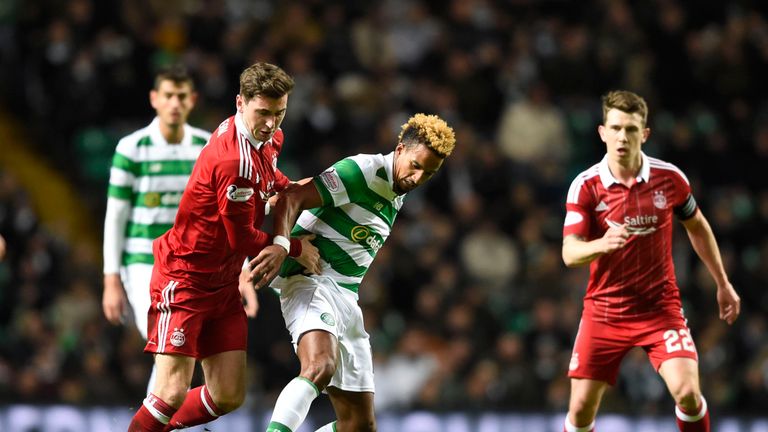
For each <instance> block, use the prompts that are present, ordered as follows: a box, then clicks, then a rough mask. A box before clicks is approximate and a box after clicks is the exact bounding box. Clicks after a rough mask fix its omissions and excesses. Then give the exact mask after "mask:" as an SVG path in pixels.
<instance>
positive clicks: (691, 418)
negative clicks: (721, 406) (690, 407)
mask: <svg viewBox="0 0 768 432" xmlns="http://www.w3.org/2000/svg"><path fill="white" fill-rule="evenodd" d="M675 413H676V414H677V428H678V429H680V432H709V410H708V409H707V401H705V400H704V398H703V397H702V398H701V407H700V408H699V409H698V410H696V412H695V413H686V412H685V411H683V410H682V409H680V407H675Z"/></svg>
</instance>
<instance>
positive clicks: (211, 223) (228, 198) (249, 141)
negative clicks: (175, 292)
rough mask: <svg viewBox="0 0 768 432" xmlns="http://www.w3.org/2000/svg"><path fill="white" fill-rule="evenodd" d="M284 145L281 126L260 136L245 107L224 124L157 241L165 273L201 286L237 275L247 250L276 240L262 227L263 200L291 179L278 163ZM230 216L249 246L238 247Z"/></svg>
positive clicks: (159, 263)
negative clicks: (248, 122)
mask: <svg viewBox="0 0 768 432" xmlns="http://www.w3.org/2000/svg"><path fill="white" fill-rule="evenodd" d="M282 145H283V132H282V131H281V130H278V131H277V132H276V133H275V134H274V136H273V137H272V138H271V139H270V140H269V141H266V142H264V143H262V142H259V141H257V140H256V139H255V138H254V137H253V135H251V133H250V131H249V130H248V129H247V128H246V127H245V124H244V123H243V120H242V117H241V115H240V113H238V114H237V115H235V116H232V117H230V118H228V119H226V120H224V121H223V122H222V123H221V124H220V125H219V127H218V128H217V129H216V130H215V131H214V132H213V135H212V136H211V139H210V141H209V142H208V144H207V145H206V146H205V147H204V148H203V150H202V152H201V153H200V157H199V158H198V159H197V162H196V163H195V167H194V169H193V170H192V174H191V176H190V178H189V182H188V183H187V187H186V189H185V190H184V194H183V195H182V198H181V203H180V204H179V211H178V213H177V215H176V221H175V222H174V224H173V228H171V229H170V230H169V231H168V232H166V233H165V234H164V235H163V236H161V237H159V238H158V239H157V240H155V242H154V245H153V246H154V247H153V249H154V254H155V265H156V266H159V267H158V270H159V271H160V272H161V273H163V274H165V275H166V276H168V277H169V278H171V279H173V280H177V281H178V280H186V281H189V282H190V283H194V284H196V285H202V286H199V288H203V287H209V288H212V289H213V288H216V287H219V286H222V285H225V284H228V283H232V281H233V278H234V280H235V281H236V280H237V277H238V275H239V273H240V270H241V268H242V265H243V261H244V259H245V257H246V255H257V254H258V252H259V251H260V250H261V249H262V248H263V247H265V246H267V245H269V244H271V236H270V235H268V234H266V233H264V232H263V231H260V230H259V228H260V227H261V224H262V222H263V221H264V202H265V201H266V200H267V199H268V198H269V196H271V195H273V194H274V193H276V192H279V191H281V190H283V189H284V188H285V187H286V186H287V185H288V184H289V182H290V181H289V179H288V178H287V177H286V176H285V175H284V174H283V173H282V172H280V170H278V169H277V156H278V155H279V154H280V150H281V149H282ZM225 219H226V220H227V221H228V222H229V223H230V224H232V223H238V224H239V226H240V227H241V228H243V229H242V230H241V232H239V233H238V236H239V237H238V238H239V239H240V240H241V241H244V242H246V244H245V247H246V250H240V251H237V250H235V249H233V247H232V237H231V233H230V237H228V234H227V230H226V228H225ZM233 221H234V222H233Z"/></svg>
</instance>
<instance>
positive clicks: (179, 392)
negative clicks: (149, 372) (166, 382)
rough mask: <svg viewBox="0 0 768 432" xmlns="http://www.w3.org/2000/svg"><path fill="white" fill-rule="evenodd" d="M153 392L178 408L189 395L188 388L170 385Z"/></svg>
mask: <svg viewBox="0 0 768 432" xmlns="http://www.w3.org/2000/svg"><path fill="white" fill-rule="evenodd" d="M153 394H154V395H155V396H156V397H158V398H159V399H160V400H162V401H163V402H165V403H166V404H168V405H170V406H172V407H175V408H178V407H180V406H181V404H182V403H184V399H186V397H187V389H186V388H184V387H171V386H168V387H166V388H163V389H161V390H159V391H155V392H154V393H153Z"/></svg>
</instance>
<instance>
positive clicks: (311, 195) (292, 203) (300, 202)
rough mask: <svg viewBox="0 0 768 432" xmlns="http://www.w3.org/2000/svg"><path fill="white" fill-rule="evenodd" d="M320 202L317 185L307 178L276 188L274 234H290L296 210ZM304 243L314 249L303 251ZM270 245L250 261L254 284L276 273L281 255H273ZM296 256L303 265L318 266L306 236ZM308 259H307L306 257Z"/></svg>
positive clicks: (317, 257)
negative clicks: (300, 182)
mask: <svg viewBox="0 0 768 432" xmlns="http://www.w3.org/2000/svg"><path fill="white" fill-rule="evenodd" d="M321 205H323V199H322V197H321V196H320V192H319V191H318V190H317V187H315V185H314V183H313V182H311V181H309V182H306V183H303V184H299V185H298V186H294V187H290V188H286V190H284V191H282V192H280V193H279V194H278V195H277V201H276V202H275V207H274V209H273V211H274V213H273V214H274V216H273V217H274V219H273V220H274V222H273V223H274V230H275V237H277V236H282V237H286V238H287V237H288V236H290V232H291V229H292V228H293V225H294V224H295V223H296V219H297V218H298V217H299V213H300V212H301V211H302V210H304V209H308V208H315V207H320V206H321ZM305 246H308V247H310V248H311V249H314V250H315V253H314V254H310V252H311V250H310V251H306V252H305V251H304V247H305ZM271 249H272V248H271V247H268V248H264V250H262V251H261V252H260V253H259V255H258V256H256V258H254V259H253V261H251V268H252V271H251V277H252V278H253V279H256V280H257V282H256V284H257V286H258V287H262V286H265V285H266V284H267V283H269V281H271V280H272V278H274V277H275V276H276V275H277V272H278V271H279V270H280V265H281V264H282V262H283V260H284V259H285V255H283V256H282V257H277V256H276V255H274V254H273V252H274V251H272V250H271ZM302 255H303V257H302ZM299 256H300V257H302V260H304V261H305V262H306V263H302V265H305V267H306V266H307V265H309V266H310V267H308V269H312V268H314V269H318V270H319V260H320V258H319V254H317V250H316V249H315V247H314V246H313V245H312V244H310V243H309V241H308V240H307V241H304V240H302V253H301V254H300V255H299ZM310 257H311V258H310ZM309 259H311V261H307V260H309ZM299 262H301V261H299Z"/></svg>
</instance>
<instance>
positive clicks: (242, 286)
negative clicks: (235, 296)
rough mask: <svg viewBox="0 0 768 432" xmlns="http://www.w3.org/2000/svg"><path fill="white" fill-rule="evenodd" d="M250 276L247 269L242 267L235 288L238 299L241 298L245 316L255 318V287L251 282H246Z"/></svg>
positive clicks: (256, 310) (256, 301)
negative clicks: (238, 292) (237, 292)
mask: <svg viewBox="0 0 768 432" xmlns="http://www.w3.org/2000/svg"><path fill="white" fill-rule="evenodd" d="M250 274H251V272H250V271H248V267H243V270H242V271H241V272H240V280H239V283H238V285H237V288H238V289H239V290H240V297H242V298H243V308H244V309H245V315H246V316H248V318H256V314H257V313H259V298H258V297H257V296H256V287H255V286H254V284H253V281H250V280H248V277H249V276H250Z"/></svg>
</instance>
